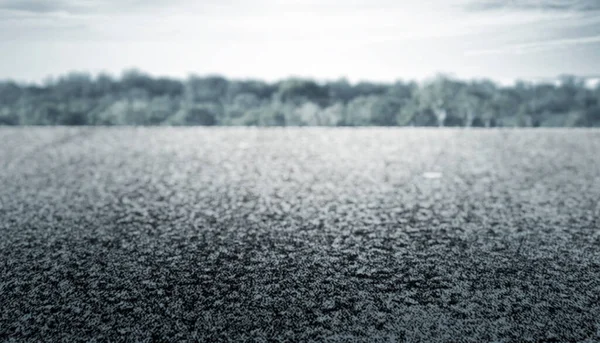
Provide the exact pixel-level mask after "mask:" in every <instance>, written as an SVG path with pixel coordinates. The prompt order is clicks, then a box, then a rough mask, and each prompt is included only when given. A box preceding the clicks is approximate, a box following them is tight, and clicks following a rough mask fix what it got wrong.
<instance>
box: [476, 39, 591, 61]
mask: <svg viewBox="0 0 600 343" xmlns="http://www.w3.org/2000/svg"><path fill="white" fill-rule="evenodd" d="M596 43H600V35H599V36H590V37H578V38H565V39H555V40H549V41H540V42H530V43H522V44H514V45H509V46H504V47H500V48H496V49H482V50H470V51H467V52H466V53H465V55H467V56H478V55H503V54H517V55H520V54H527V53H532V52H539V51H547V50H552V49H556V48H564V47H568V46H573V45H586V44H596Z"/></svg>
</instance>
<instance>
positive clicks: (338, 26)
mask: <svg viewBox="0 0 600 343" xmlns="http://www.w3.org/2000/svg"><path fill="white" fill-rule="evenodd" d="M598 61H600V0H547V1H542V0H512V1H511V0H489V1H485V0H454V1H452V0H395V1H393V0H345V1H340V0H145V1H144V0H0V79H6V78H10V79H15V80H20V81H41V80H43V79H44V78H45V77H47V76H50V75H53V76H56V75H59V74H62V73H65V72H68V71H71V70H75V71H89V72H92V73H97V72H100V71H105V72H109V73H111V74H114V75H118V74H120V72H121V71H122V70H123V69H126V68H131V67H136V68H139V69H141V70H143V71H147V72H149V73H151V74H153V75H169V76H177V77H182V76H186V75H188V74H189V73H195V74H200V75H202V74H221V75H224V76H228V77H234V78H262V79H267V80H277V79H281V78H284V77H288V76H301V77H313V78H316V79H320V80H324V79H337V78H340V77H347V78H348V79H350V80H351V81H358V80H366V79H368V80H375V81H392V80H395V79H422V78H425V77H429V76H432V75H434V74H435V73H437V72H445V73H452V74H454V75H456V76H458V77H463V78H471V77H489V78H492V79H495V80H497V81H502V82H504V81H509V80H512V79H514V78H533V77H551V76H556V75H558V74H562V73H571V74H578V75H594V74H600V63H599V62H598Z"/></svg>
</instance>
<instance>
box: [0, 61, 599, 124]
mask: <svg viewBox="0 0 600 343" xmlns="http://www.w3.org/2000/svg"><path fill="white" fill-rule="evenodd" d="M0 125H208V126H211V125H225V126H228V125H236V126H464V127H470V126H479V127H540V126H541V127H577V126H579V127H592V126H600V85H598V86H596V87H588V86H586V84H585V80H583V79H580V78H577V77H574V76H562V77H560V78H559V79H558V81H557V82H547V83H532V82H522V81H520V82H516V83H515V84H514V85H513V86H500V85H498V84H496V83H494V82H492V81H489V80H467V81H465V80H459V79H455V78H452V77H449V76H444V75H438V76H436V77H435V78H432V79H430V80H428V81H425V82H422V83H417V82H413V81H410V82H404V81H398V82H395V83H373V82H360V83H356V84H351V83H349V82H348V81H347V80H345V79H340V80H336V81H330V82H324V83H322V82H321V83H320V82H315V81H313V80H309V79H300V78H290V79H286V80H283V81H279V82H272V83H268V82H264V81H259V80H228V79H226V78H223V77H220V76H206V77H200V76H190V77H188V78H187V79H186V80H178V79H174V78H166V77H152V76H150V75H148V74H145V73H143V72H140V71H137V70H129V71H126V72H124V73H123V74H122V75H121V76H120V77H119V78H113V77H111V76H108V75H103V74H100V75H97V76H92V75H90V74H87V73H71V74H68V75H65V76H62V77H59V78H57V79H55V80H50V81H47V82H45V83H44V84H43V85H36V84H19V83H15V82H12V81H3V82H2V81H0Z"/></svg>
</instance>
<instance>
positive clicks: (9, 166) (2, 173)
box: [0, 128, 97, 182]
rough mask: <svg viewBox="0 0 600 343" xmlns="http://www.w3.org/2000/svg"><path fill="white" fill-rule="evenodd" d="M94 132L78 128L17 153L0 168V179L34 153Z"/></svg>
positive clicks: (36, 153)
mask: <svg viewBox="0 0 600 343" xmlns="http://www.w3.org/2000/svg"><path fill="white" fill-rule="evenodd" d="M96 132H97V131H96V130H93V129H89V128H78V129H77V130H76V132H75V133H72V134H69V133H66V134H65V135H64V136H60V137H58V138H56V139H54V140H51V141H50V142H47V143H42V144H38V145H36V146H34V147H33V148H31V149H30V150H29V151H27V152H25V153H23V154H21V155H18V156H17V157H15V158H13V159H11V160H10V161H8V163H6V164H5V166H4V167H3V168H2V169H1V170H0V181H2V182H4V181H6V179H7V178H9V177H10V175H12V172H13V171H14V170H15V169H18V168H17V167H19V165H20V164H22V163H23V162H26V161H28V160H31V159H33V158H35V156H36V155H38V154H40V153H44V152H47V151H51V150H55V149H58V148H60V147H62V146H65V145H68V144H70V143H72V142H73V141H76V140H77V139H79V138H86V139H88V138H90V137H91V136H93V135H94V134H95V133H96Z"/></svg>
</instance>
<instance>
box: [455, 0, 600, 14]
mask: <svg viewBox="0 0 600 343" xmlns="http://www.w3.org/2000/svg"><path fill="white" fill-rule="evenodd" d="M466 7H467V9H469V10H473V11H493V10H503V9H508V10H548V11H565V10H568V11H582V12H586V11H600V1H598V0H546V1H540V0H476V1H472V2H470V3H468V4H467V6H466Z"/></svg>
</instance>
